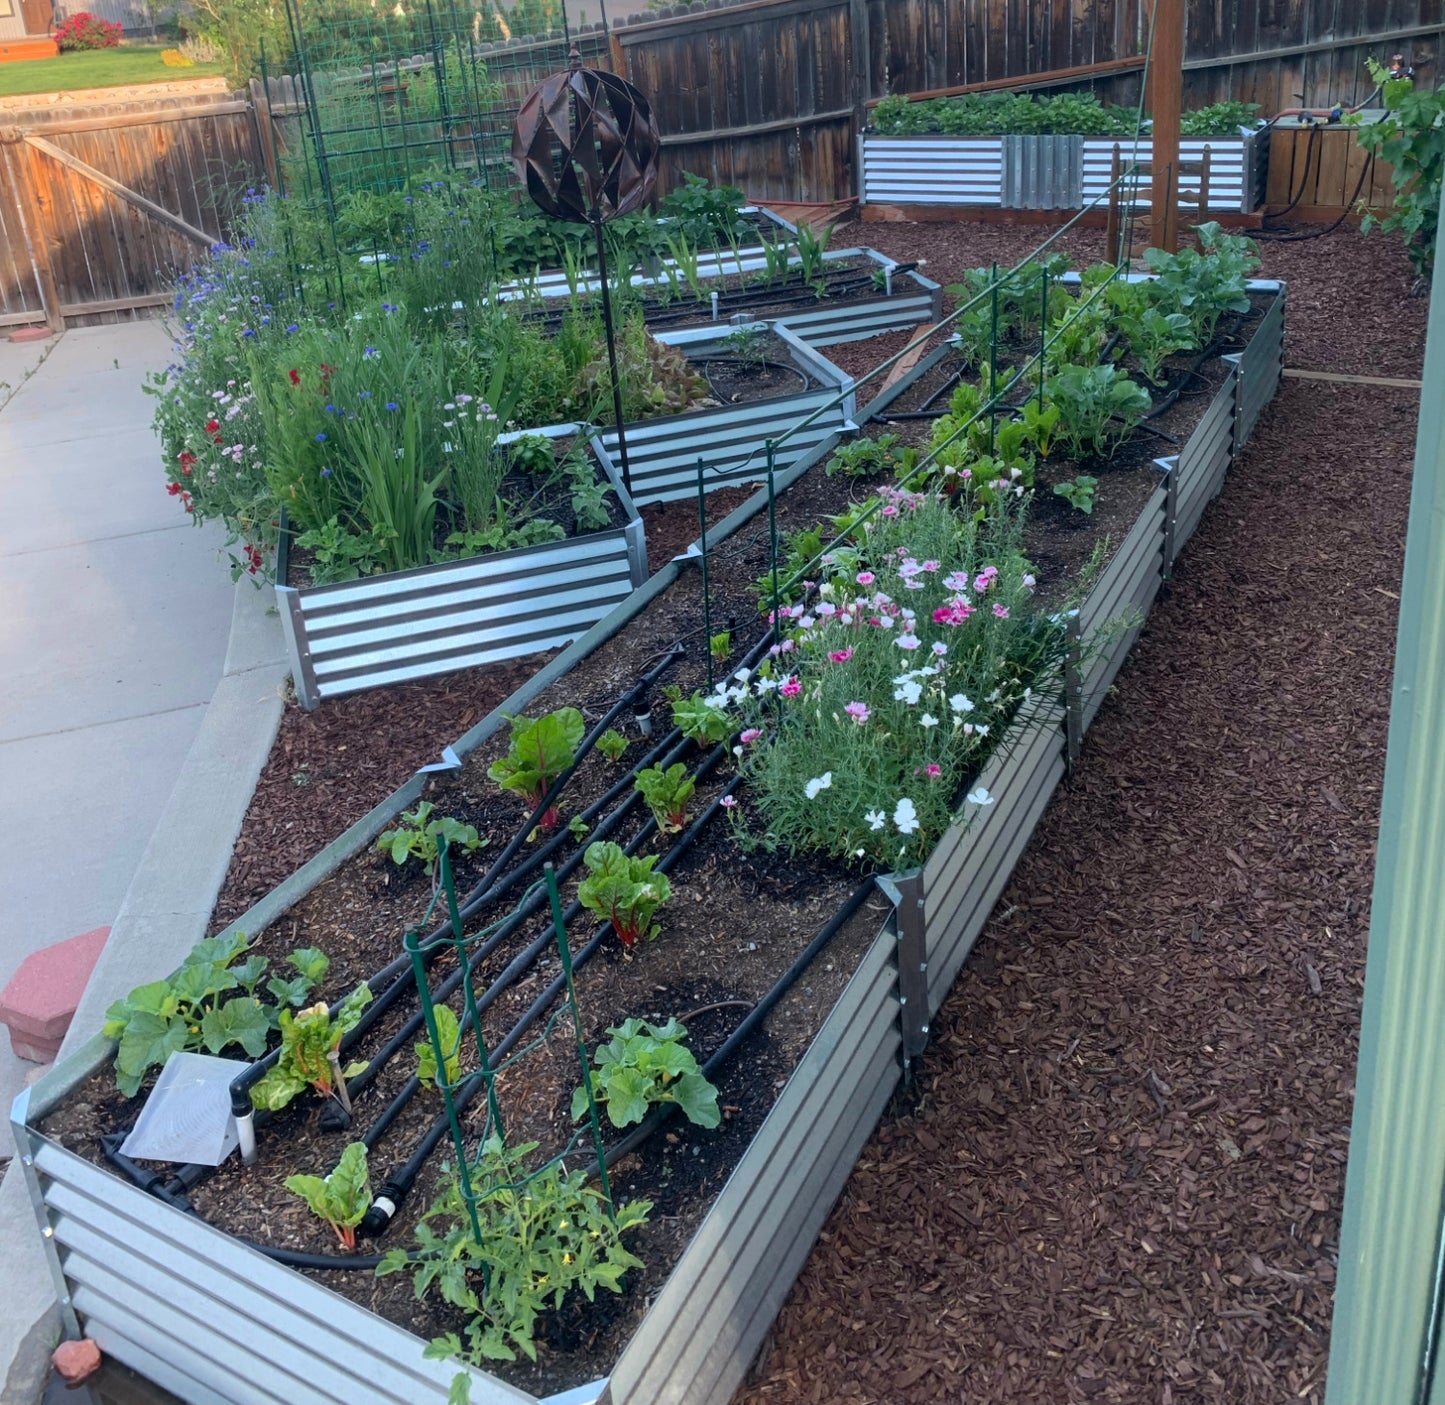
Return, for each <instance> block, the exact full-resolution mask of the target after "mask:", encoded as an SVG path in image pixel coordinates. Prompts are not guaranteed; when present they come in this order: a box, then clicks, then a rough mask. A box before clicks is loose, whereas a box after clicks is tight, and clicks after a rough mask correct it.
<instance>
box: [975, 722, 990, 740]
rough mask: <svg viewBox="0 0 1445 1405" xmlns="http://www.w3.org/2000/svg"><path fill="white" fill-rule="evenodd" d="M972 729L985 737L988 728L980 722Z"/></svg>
mask: <svg viewBox="0 0 1445 1405" xmlns="http://www.w3.org/2000/svg"><path fill="white" fill-rule="evenodd" d="M973 730H974V731H975V732H976V733H977V734H978V735H979V736H981V737H986V736H988V728H987V727H985V726H984V725H983V724H982V723H980V724H979V725H978V726H977V727H975V728H974V729H973Z"/></svg>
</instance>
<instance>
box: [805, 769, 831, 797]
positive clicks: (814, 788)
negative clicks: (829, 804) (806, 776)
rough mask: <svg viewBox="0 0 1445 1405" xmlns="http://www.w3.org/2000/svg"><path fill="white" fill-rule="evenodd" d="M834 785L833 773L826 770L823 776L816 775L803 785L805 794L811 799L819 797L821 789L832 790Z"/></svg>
mask: <svg viewBox="0 0 1445 1405" xmlns="http://www.w3.org/2000/svg"><path fill="white" fill-rule="evenodd" d="M832 785H833V773H832V772H831V771H824V772H823V774H822V775H821V776H815V777H814V778H813V779H812V780H810V781H809V782H808V784H807V785H805V786H804V787H803V794H804V795H806V796H807V797H808V799H809V800H814V799H816V798H817V795H818V792H819V791H820V790H830V789H831V788H832Z"/></svg>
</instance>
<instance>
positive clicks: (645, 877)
mask: <svg viewBox="0 0 1445 1405" xmlns="http://www.w3.org/2000/svg"><path fill="white" fill-rule="evenodd" d="M582 858H583V862H584V863H585V864H586V865H587V868H588V875H587V877H586V878H584V879H583V880H582V882H581V884H580V885H579V886H578V889H577V901H578V902H580V903H581V904H582V906H583V907H585V908H586V909H587V910H588V911H589V912H595V913H596V914H597V915H598V916H599V917H604V918H606V919H607V920H608V921H609V922H611V923H612V928H613V930H614V931H615V932H616V933H617V935H618V937H619V938H620V939H621V941H622V944H623V946H626V947H632V946H635V945H636V944H637V943H638V942H639V941H641V940H644V939H651V938H653V937H655V936H656V935H657V933H658V930H659V928H658V925H657V923H656V922H654V921H653V917H654V916H655V915H656V913H657V909H658V908H659V907H661V906H662V904H663V903H665V902H666V901H667V900H668V898H670V897H671V896H672V884H671V883H669V882H668V881H667V875H666V874H664V873H654V872H653V867H654V865H655V864H656V863H657V855H656V854H649V855H647V857H645V858H643V857H641V856H638V855H633V854H628V853H625V852H624V851H623V849H622V848H621V846H620V845H617V844H613V843H611V842H609V841H606V840H599V841H598V842H596V843H593V844H589V845H588V846H587V848H586V850H585V852H584V853H583V856H582Z"/></svg>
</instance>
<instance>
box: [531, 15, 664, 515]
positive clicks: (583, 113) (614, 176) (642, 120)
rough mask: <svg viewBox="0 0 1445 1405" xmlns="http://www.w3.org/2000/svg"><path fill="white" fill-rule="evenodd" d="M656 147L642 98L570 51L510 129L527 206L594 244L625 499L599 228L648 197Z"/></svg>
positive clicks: (618, 395)
mask: <svg viewBox="0 0 1445 1405" xmlns="http://www.w3.org/2000/svg"><path fill="white" fill-rule="evenodd" d="M660 145H661V142H660V140H659V138H658V135H657V128H656V126H655V125H654V124H653V120H652V105H651V104H650V103H649V102H648V101H647V99H646V98H645V97H644V96H643V95H642V94H641V93H640V92H638V90H637V89H636V88H634V87H633V86H632V84H631V83H628V82H627V81H626V80H624V79H622V78H619V77H617V75H616V74H615V73H604V72H601V71H600V70H598V69H595V68H583V67H582V56H581V54H580V53H579V52H578V49H577V46H576V45H575V44H574V45H573V46H572V54H571V62H570V63H569V65H568V68H567V71H566V72H565V73H554V74H553V75H552V76H551V77H550V78H545V79H543V80H542V82H541V83H539V84H538V85H537V86H536V87H535V88H533V89H532V91H531V92H530V93H528V94H527V96H526V98H525V99H524V100H523V102H522V109H521V111H520V112H519V113H518V114H517V121H516V125H515V126H514V127H513V128H512V164H513V165H514V166H515V167H516V170H517V177H518V179H519V180H520V181H521V182H522V183H523V185H525V186H526V188H527V194H528V195H529V196H531V198H532V201H533V203H534V204H535V205H536V206H537V207H538V208H539V209H540V210H541V211H542V212H543V213H544V214H548V215H551V216H553V217H554V218H556V219H560V220H567V221H569V222H571V223H573V224H588V225H591V226H592V233H593V237H594V238H595V239H596V241H597V274H598V281H599V283H600V284H601V292H602V321H603V325H604V326H605V327H606V329H607V360H608V364H609V366H610V367H611V371H612V410H613V414H614V416H615V419H616V425H617V452H618V457H619V459H620V460H621V466H622V482H623V485H624V486H625V487H626V488H627V490H628V491H629V492H630V491H631V490H632V475H631V472H630V470H629V466H628V462H627V439H626V435H625V433H624V430H623V425H622V387H621V385H620V383H619V381H618V376H617V345H616V337H615V335H614V332H613V326H612V295H611V290H610V288H609V287H608V278H607V249H606V244H605V241H604V239H603V235H602V226H603V225H604V224H606V223H607V221H608V220H611V219H615V218H616V217H617V216H618V215H625V214H629V213H630V212H631V211H633V210H636V209H638V208H639V207H640V206H642V205H644V204H646V202H647V201H648V200H650V199H651V198H652V192H653V190H654V189H655V188H656V185H657V153H658V148H659V147H660Z"/></svg>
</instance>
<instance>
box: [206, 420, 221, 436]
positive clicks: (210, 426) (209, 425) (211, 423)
mask: <svg viewBox="0 0 1445 1405" xmlns="http://www.w3.org/2000/svg"><path fill="white" fill-rule="evenodd" d="M220 427H221V422H220V420H207V421H206V433H207V434H214V433H215V432H216V431H217V430H218V429H220Z"/></svg>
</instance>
